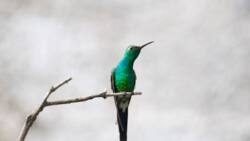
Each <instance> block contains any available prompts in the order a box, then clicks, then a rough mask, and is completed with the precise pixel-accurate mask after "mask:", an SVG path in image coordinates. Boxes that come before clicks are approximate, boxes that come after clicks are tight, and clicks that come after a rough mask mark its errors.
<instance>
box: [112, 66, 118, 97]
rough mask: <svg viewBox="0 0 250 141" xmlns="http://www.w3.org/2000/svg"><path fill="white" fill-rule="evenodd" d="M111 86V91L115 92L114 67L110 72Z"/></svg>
mask: <svg viewBox="0 0 250 141" xmlns="http://www.w3.org/2000/svg"><path fill="white" fill-rule="evenodd" d="M111 88H112V90H113V92H117V88H116V86H115V68H114V69H113V70H112V72H111Z"/></svg>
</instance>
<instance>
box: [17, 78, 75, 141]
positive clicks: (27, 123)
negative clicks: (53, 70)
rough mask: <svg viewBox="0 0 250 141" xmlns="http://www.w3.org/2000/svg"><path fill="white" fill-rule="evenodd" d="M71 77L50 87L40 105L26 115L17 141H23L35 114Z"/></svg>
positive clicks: (37, 113)
mask: <svg viewBox="0 0 250 141" xmlns="http://www.w3.org/2000/svg"><path fill="white" fill-rule="evenodd" d="M71 80H72V78H69V79H67V80H65V81H63V82H61V83H60V84H58V85H57V86H55V87H53V86H52V87H51V88H50V90H49V92H48V93H47V94H46V96H45V98H44V99H43V101H42V103H41V104H40V106H39V107H38V108H37V109H36V110H35V111H34V112H32V113H31V114H30V115H28V116H27V118H26V121H25V123H24V126H23V128H22V130H21V133H20V135H19V137H18V141H24V140H25V137H26V136H27V134H28V132H29V129H30V127H31V126H32V125H33V123H34V121H35V120H36V118H37V116H38V115H39V113H40V112H41V111H42V110H43V109H44V107H45V106H46V105H47V100H48V98H49V96H50V95H51V94H52V93H53V92H55V91H56V90H57V89H58V88H60V87H61V86H63V85H64V84H66V83H68V82H69V81H71Z"/></svg>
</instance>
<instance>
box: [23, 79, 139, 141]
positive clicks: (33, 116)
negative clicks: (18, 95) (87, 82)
mask: <svg viewBox="0 0 250 141" xmlns="http://www.w3.org/2000/svg"><path fill="white" fill-rule="evenodd" d="M71 80H72V78H69V79H67V80H65V81H63V82H61V83H60V84H58V85H57V86H55V87H53V86H52V87H51V88H50V90H49V92H48V93H47V94H46V95H45V98H44V99H43V101H42V103H41V104H40V106H39V107H38V108H37V109H36V110H35V111H34V112H32V113H31V114H30V115H28V116H27V118H26V121H25V123H24V126H23V128H22V130H21V132H20V136H19V137H18V141H24V140H25V138H26V136H27V134H28V132H29V130H30V128H31V126H32V125H33V123H34V122H35V120H36V119H37V117H38V115H39V113H40V112H42V111H43V109H44V108H45V107H47V106H54V105H62V104H70V103H77V102H83V101H87V100H91V99H94V98H107V97H115V96H133V95H141V94H142V93H141V92H120V93H108V92H107V91H104V92H101V93H99V94H95V95H91V96H87V97H79V98H73V99H66V100H57V101H48V98H49V97H50V95H51V94H52V93H53V92H55V91H56V90H57V89H59V88H60V87H62V86H63V85H64V84H66V83H68V82H69V81H71Z"/></svg>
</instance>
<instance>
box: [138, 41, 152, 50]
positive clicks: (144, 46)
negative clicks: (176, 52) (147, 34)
mask: <svg viewBox="0 0 250 141" xmlns="http://www.w3.org/2000/svg"><path fill="white" fill-rule="evenodd" d="M153 42H154V41H151V42H148V43H146V44H144V45H142V46H140V48H141V49H142V48H144V47H145V46H147V45H149V44H152V43H153Z"/></svg>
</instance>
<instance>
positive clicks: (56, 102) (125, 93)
mask: <svg viewBox="0 0 250 141" xmlns="http://www.w3.org/2000/svg"><path fill="white" fill-rule="evenodd" d="M141 94H142V93H141V92H133V93H132V92H121V93H107V91H104V92H101V93H99V94H95V95H91V96H87V97H79V98H73V99H66V100H58V101H48V102H47V104H46V106H54V105H61V104H71V103H77V102H83V101H87V100H90V99H94V98H98V97H101V98H107V97H114V96H125V95H126V96H129V95H130V96H132V95H141Z"/></svg>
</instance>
